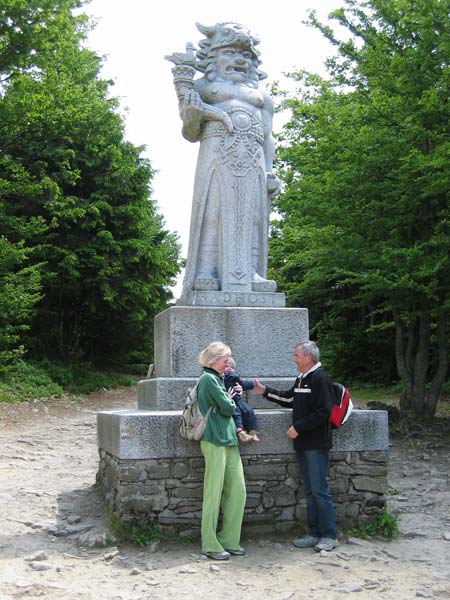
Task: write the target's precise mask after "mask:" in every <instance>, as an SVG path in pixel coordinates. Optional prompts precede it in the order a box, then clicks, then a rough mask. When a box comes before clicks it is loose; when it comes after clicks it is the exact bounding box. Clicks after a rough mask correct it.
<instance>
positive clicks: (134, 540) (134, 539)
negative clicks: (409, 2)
mask: <svg viewBox="0 0 450 600" xmlns="http://www.w3.org/2000/svg"><path fill="white" fill-rule="evenodd" d="M104 508H105V511H106V513H107V514H108V520H109V528H110V530H111V533H112V534H113V535H114V538H115V539H116V540H117V542H118V543H119V544H126V543H128V544H135V545H137V546H141V547H147V546H151V545H152V544H159V543H162V542H164V543H167V544H184V545H191V544H192V543H193V541H194V540H193V537H192V535H190V532H189V531H171V530H167V531H166V530H164V529H160V528H159V527H158V526H156V525H154V524H153V523H142V524H140V525H132V526H130V527H125V526H124V525H123V524H122V523H121V521H120V518H119V517H118V516H117V515H115V514H113V513H112V512H111V510H110V509H109V507H108V506H106V505H105V504H104Z"/></svg>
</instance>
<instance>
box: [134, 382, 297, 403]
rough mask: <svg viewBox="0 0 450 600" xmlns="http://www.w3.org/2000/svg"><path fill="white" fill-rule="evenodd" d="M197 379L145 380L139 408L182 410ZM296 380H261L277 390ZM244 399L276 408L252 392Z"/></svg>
mask: <svg viewBox="0 0 450 600" xmlns="http://www.w3.org/2000/svg"><path fill="white" fill-rule="evenodd" d="M244 379H252V377H244ZM197 380H198V378H197V377H179V378H173V377H156V378H155V379H143V380H142V381H139V383H138V388H137V389H138V408H140V409H142V410H158V409H164V410H165V409H167V410H180V409H182V408H183V405H184V402H185V400H186V396H187V393H188V389H189V388H192V387H194V385H195V384H196V382H197ZM294 380H295V379H294V378H292V377H291V378H289V379H285V378H281V377H263V378H262V379H260V381H261V383H263V384H264V385H266V384H267V385H270V386H271V387H274V388H276V389H281V390H283V389H284V390H285V389H288V388H289V387H290V386H291V385H292V383H293V382H294ZM243 398H244V400H245V401H246V402H248V403H249V404H250V405H251V406H253V408H269V409H270V408H272V409H273V408H275V407H276V405H275V404H273V402H269V401H268V400H266V399H265V398H263V397H262V396H255V395H254V394H251V393H250V392H244V394H243Z"/></svg>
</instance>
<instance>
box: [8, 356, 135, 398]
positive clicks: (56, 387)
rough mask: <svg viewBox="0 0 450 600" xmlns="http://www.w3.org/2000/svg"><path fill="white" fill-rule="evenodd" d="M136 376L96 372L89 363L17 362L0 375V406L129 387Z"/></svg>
mask: <svg viewBox="0 0 450 600" xmlns="http://www.w3.org/2000/svg"><path fill="white" fill-rule="evenodd" d="M138 377H139V376H137V375H134V376H133V375H130V374H122V373H114V372H109V371H98V370H96V369H95V368H94V367H93V366H92V365H90V364H89V363H78V364H69V365H63V364H58V363H52V362H50V361H49V360H42V361H40V362H32V361H18V362H16V363H15V364H13V365H10V366H8V367H7V368H4V369H3V370H1V371H0V402H22V401H25V400H35V399H38V398H49V397H61V396H62V395H63V393H64V392H66V393H69V394H90V393H91V392H94V391H96V390H99V389H107V390H108V389H113V388H117V387H129V386H130V385H133V384H134V383H136V380H137V379H138Z"/></svg>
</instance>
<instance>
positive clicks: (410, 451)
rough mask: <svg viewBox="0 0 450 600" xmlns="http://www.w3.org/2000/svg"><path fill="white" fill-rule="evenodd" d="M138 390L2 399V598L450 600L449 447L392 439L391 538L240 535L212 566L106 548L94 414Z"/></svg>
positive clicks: (149, 551)
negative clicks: (314, 541) (296, 543)
mask: <svg viewBox="0 0 450 600" xmlns="http://www.w3.org/2000/svg"><path fill="white" fill-rule="evenodd" d="M135 406H136V390H135V389H134V388H130V389H119V390H114V391H109V392H107V391H104V392H100V393H98V394H92V395H90V396H80V397H77V398H74V399H73V398H72V399H70V398H62V399H49V400H45V401H37V402H25V403H22V404H16V405H8V404H0V443H1V448H2V453H1V456H0V501H1V508H2V510H1V523H2V527H1V529H0V582H1V584H0V600H12V599H18V598H27V599H32V598H55V599H57V598H67V599H68V598H83V600H91V599H92V600H94V599H95V600H103V599H105V600H106V599H108V600H115V599H117V600H138V599H142V600H144V599H145V600H152V599H154V600H168V599H170V600H177V599H178V598H188V599H191V598H192V599H194V598H198V597H202V598H203V597H209V598H211V599H214V600H215V599H221V598H224V599H226V600H234V599H236V600H237V599H241V598H245V597H253V598H257V597H263V598H265V600H288V599H293V600H294V599H295V600H301V599H305V600H306V599H308V600H339V599H341V598H345V597H346V596H348V595H352V596H353V595H354V597H355V598H357V599H358V600H365V599H377V600H378V599H379V600H388V599H389V600H394V599H395V600H397V599H398V600H411V599H413V598H416V597H418V598H436V599H437V598H440V599H443V598H445V599H446V600H449V599H450V483H449V471H450V468H449V467H450V461H449V447H448V446H446V445H445V444H443V443H442V442H441V441H440V440H439V439H436V440H430V439H428V440H427V441H426V442H425V441H422V442H414V443H413V442H412V441H411V439H409V440H407V441H406V442H404V443H398V442H394V443H393V444H392V447H391V458H390V482H389V485H390V488H391V491H392V492H393V494H392V495H391V496H390V497H389V508H390V510H391V511H395V512H397V513H398V514H399V525H400V535H399V537H398V538H397V539H396V540H394V541H391V542H388V541H383V540H370V541H367V540H358V539H353V538H351V539H350V540H348V541H347V542H346V543H341V544H340V546H339V547H338V548H337V549H336V550H335V551H334V552H332V553H330V554H328V555H326V554H325V555H324V556H321V555H319V554H316V553H314V552H313V551H312V550H311V549H305V550H299V549H297V548H294V547H293V546H292V538H291V537H284V536H272V537H260V538H257V537H251V538H245V537H244V540H243V544H244V545H245V547H246V548H247V550H248V553H247V556H245V557H242V558H241V557H232V559H231V560H230V561H228V562H227V563H213V562H211V561H208V560H206V559H204V558H203V557H202V556H201V555H200V548H199V545H198V543H197V542H194V543H191V544H178V545H177V544H173V543H166V542H161V543H157V544H154V545H153V546H149V547H146V548H140V547H138V546H131V545H122V546H120V547H117V546H114V545H113V546H105V545H104V544H105V542H107V539H108V537H109V530H108V524H107V522H106V519H105V515H104V511H103V507H102V503H101V500H100V498H99V497H98V495H97V492H96V489H95V486H94V483H95V474H96V470H97V460H98V457H97V447H96V424H95V422H96V420H95V417H96V413H97V411H98V410H102V409H119V408H135Z"/></svg>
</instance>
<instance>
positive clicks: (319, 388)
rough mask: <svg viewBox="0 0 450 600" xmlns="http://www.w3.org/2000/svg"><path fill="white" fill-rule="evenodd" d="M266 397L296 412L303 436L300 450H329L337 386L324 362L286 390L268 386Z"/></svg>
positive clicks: (294, 422) (298, 442)
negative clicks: (327, 371)
mask: <svg viewBox="0 0 450 600" xmlns="http://www.w3.org/2000/svg"><path fill="white" fill-rule="evenodd" d="M264 397H265V398H267V400H270V401H271V402H275V403H276V404H279V405H280V406H282V407H283V408H291V409H292V425H293V426H294V428H295V430H296V431H297V433H298V434H299V435H298V437H297V438H295V440H294V448H295V449H296V450H329V449H330V448H331V444H332V438H331V425H330V422H329V417H330V413H331V409H332V406H333V385H332V382H331V379H330V378H329V376H328V375H327V373H326V371H325V370H324V369H323V368H322V366H321V364H320V363H317V364H316V365H314V367H313V368H312V369H311V370H310V371H308V372H307V373H305V375H302V374H300V375H299V376H298V377H297V379H296V380H295V383H294V385H293V386H292V387H291V388H290V389H289V390H286V391H281V390H276V389H274V388H271V387H270V386H268V385H267V386H266V391H265V392H264Z"/></svg>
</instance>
